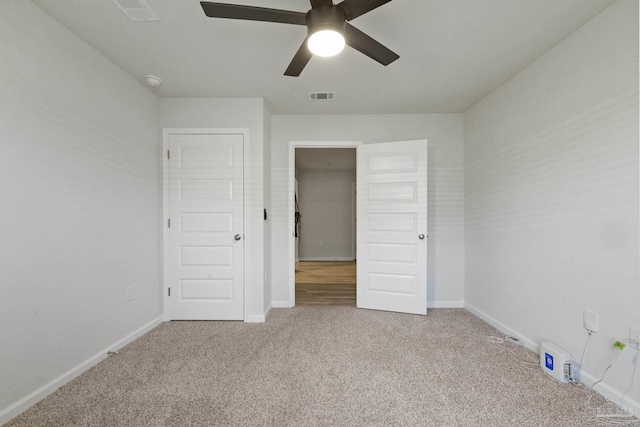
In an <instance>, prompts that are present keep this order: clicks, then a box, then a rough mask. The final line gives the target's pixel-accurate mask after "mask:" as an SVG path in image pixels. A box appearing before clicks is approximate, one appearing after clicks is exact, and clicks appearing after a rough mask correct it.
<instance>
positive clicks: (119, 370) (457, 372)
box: [8, 306, 640, 427]
mask: <svg viewBox="0 0 640 427" xmlns="http://www.w3.org/2000/svg"><path fill="white" fill-rule="evenodd" d="M497 335H499V333H498V332H497V331H496V330H495V329H494V328H492V327H490V326H489V325H487V324H486V323H484V322H483V321H481V320H479V319H478V318H476V317H474V316H473V315H471V314H469V313H468V312H466V311H465V310H461V309H437V310H430V311H429V314H428V315H427V316H412V315H403V314H396V313H386V312H379V311H369V310H358V309H356V308H352V307H310V306H306V307H296V308H293V309H274V310H273V311H272V312H271V314H270V315H269V317H268V319H267V322H266V323H264V324H245V323H241V322H170V323H165V324H162V325H160V326H158V327H157V328H156V329H154V330H153V331H151V332H149V333H148V334H146V335H145V336H143V337H142V338H140V339H138V340H137V341H135V342H134V343H132V344H130V345H128V346H127V347H125V348H123V349H122V350H121V351H120V353H119V354H117V355H114V356H111V357H109V358H108V359H107V360H106V361H104V362H102V363H100V364H99V365H98V366H96V367H94V368H93V369H91V370H89V371H88V372H86V373H85V374H84V375H82V376H81V377H79V378H77V379H76V380H74V381H72V382H71V383H69V384H67V385H66V386H64V387H62V388H60V389H59V390H58V391H57V392H55V393H54V394H52V395H51V396H49V397H48V398H46V399H44V400H43V401H41V402H40V403H38V404H37V405H35V406H34V407H33V408H31V409H29V410H28V411H27V412H25V413H23V414H22V415H20V416H19V417H17V418H16V419H14V420H13V421H11V422H10V423H9V424H8V426H11V427H17V426H196V425H197V426H588V425H605V424H604V422H605V421H606V420H607V418H603V417H601V416H602V415H607V414H610V413H613V412H614V411H618V413H619V410H618V409H617V408H616V407H615V406H614V405H611V404H608V403H607V402H606V401H605V400H604V399H603V398H601V397H600V396H599V395H597V394H594V393H592V392H589V391H587V390H585V389H584V388H583V387H580V386H576V385H564V384H560V383H558V382H556V381H554V380H553V379H551V378H550V377H548V376H547V375H546V374H544V373H543V372H542V370H541V369H540V368H539V367H536V366H532V365H528V364H527V363H531V362H533V363H536V362H537V357H536V356H535V355H534V354H533V353H530V352H526V351H524V350H522V349H521V348H520V347H517V346H515V345H513V344H510V343H507V344H504V347H500V346H498V345H496V344H494V343H491V342H490V341H489V339H487V337H490V336H497ZM609 420H611V418H609ZM614 420H616V421H621V419H614ZM627 420H628V419H627ZM631 421H632V422H634V424H633V425H640V424H635V422H636V421H638V420H637V419H633V420H631ZM627 425H631V424H627Z"/></svg>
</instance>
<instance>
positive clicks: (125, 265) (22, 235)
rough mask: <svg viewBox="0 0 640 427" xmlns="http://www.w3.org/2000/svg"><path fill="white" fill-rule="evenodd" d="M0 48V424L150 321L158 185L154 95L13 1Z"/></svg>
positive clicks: (6, 5) (156, 296) (154, 305)
mask: <svg viewBox="0 0 640 427" xmlns="http://www.w3.org/2000/svg"><path fill="white" fill-rule="evenodd" d="M0 57H1V58H2V59H1V60H0V63H1V65H0V145H1V146H2V156H0V194H2V199H3V200H2V203H0V218H2V223H3V225H2V228H1V231H0V242H1V244H0V271H1V272H2V273H1V277H2V278H1V280H0V287H1V290H2V297H1V298H0V325H1V326H0V424H2V423H3V422H5V421H7V420H8V419H10V418H12V417H13V416H15V415H17V414H18V413H19V412H21V411H22V410H24V409H26V407H28V406H30V405H31V404H33V403H35V401H37V400H39V399H40V398H42V397H44V396H45V395H46V394H48V393H49V392H51V391H53V390H54V389H55V388H56V387H58V386H60V385H61V384H63V383H64V382H66V381H67V380H69V379H71V378H72V377H74V376H75V375H78V374H79V373H81V372H82V371H83V370H84V369H86V368H88V367H90V366H91V365H92V364H95V363H97V362H98V361H99V360H101V359H102V358H104V357H106V351H107V350H108V349H111V348H113V347H114V346H116V347H117V346H118V345H122V343H123V342H125V341H126V340H127V339H128V338H131V337H132V336H135V335H136V334H137V333H139V332H141V331H144V330H146V329H148V328H150V327H152V326H153V325H154V324H156V323H157V322H159V321H160V317H159V316H160V194H161V193H160V169H159V162H160V160H159V159H160V152H159V149H158V129H159V127H158V121H157V114H158V100H157V98H156V97H155V96H154V95H153V94H152V93H151V92H149V91H148V90H147V89H146V88H144V87H142V86H141V85H139V84H138V83H137V82H136V81H135V80H134V79H133V78H131V77H130V76H128V75H126V74H125V73H124V72H122V71H121V70H120V69H119V68H118V67H116V66H115V65H114V64H113V63H111V62H109V61H108V60H107V59H105V58H104V57H103V56H101V55H100V54H99V53H98V52H96V51H95V50H94V49H92V48H91V47H89V46H88V45H86V44H85V43H84V42H82V41H81V40H80V39H78V38H77V37H76V36H74V35H73V34H71V33H70V32H69V31H68V30H66V29H65V28H64V27H63V26H62V25H60V24H59V23H57V22H56V21H54V20H53V19H51V18H50V17H49V16H48V15H46V14H45V13H44V12H43V11H42V10H40V9H39V8H37V7H36V6H34V5H33V4H32V3H31V2H27V1H23V0H5V1H3V2H1V3H0ZM129 286H132V287H133V295H134V299H133V300H132V301H129V302H127V301H126V290H127V287H129ZM41 387H43V388H42V389H40V388H41Z"/></svg>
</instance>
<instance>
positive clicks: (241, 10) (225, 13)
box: [200, 1, 307, 25]
mask: <svg viewBox="0 0 640 427" xmlns="http://www.w3.org/2000/svg"><path fill="white" fill-rule="evenodd" d="M200 5H201V6H202V10H204V13H205V15H207V16H208V17H210V18H231V19H246V20H249V21H265V22H280V23H283V24H295V25H307V21H306V20H305V16H306V14H305V13H302V12H294V11H291V10H280V9H268V8H265V7H255V6H242V5H238V4H225V3H212V2H208V1H201V2H200Z"/></svg>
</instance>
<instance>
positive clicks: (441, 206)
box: [271, 114, 464, 306]
mask: <svg viewBox="0 0 640 427" xmlns="http://www.w3.org/2000/svg"><path fill="white" fill-rule="evenodd" d="M271 124H272V132H271V145H272V147H271V170H272V174H271V179H272V182H271V184H272V185H271V189H272V193H271V197H272V210H273V215H272V217H273V223H272V229H271V231H272V241H273V245H272V248H273V249H272V257H273V260H272V263H271V265H272V274H273V281H272V282H273V289H272V292H273V301H274V304H276V305H287V304H293V301H289V283H288V282H289V264H288V260H289V258H290V257H291V256H292V254H290V253H289V239H290V238H292V237H290V236H289V222H288V221H289V218H288V208H289V206H288V203H289V202H288V188H289V182H288V170H289V164H288V163H289V157H288V152H289V151H288V150H289V141H363V142H364V143H365V144H369V143H376V142H386V141H403V140H413V139H425V138H426V139H427V140H428V141H429V165H428V167H429V188H428V191H429V196H428V202H429V207H428V209H429V214H428V224H427V227H428V233H429V242H428V245H429V249H428V259H427V271H428V272H427V287H428V300H429V303H430V305H431V306H434V305H445V306H451V305H461V304H462V302H463V300H464V202H463V181H464V173H463V162H464V159H463V137H464V131H463V116H462V115H461V114H413V115H412V114H398V115H357V116H355V115H354V116H349V115H343V116H334V115H322V116H320V115H319V116H302V115H300V116H275V115H274V116H272V120H271Z"/></svg>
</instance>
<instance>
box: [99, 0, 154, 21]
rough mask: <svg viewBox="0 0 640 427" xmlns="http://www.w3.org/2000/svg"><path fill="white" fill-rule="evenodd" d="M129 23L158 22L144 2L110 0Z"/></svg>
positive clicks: (142, 0)
mask: <svg viewBox="0 0 640 427" xmlns="http://www.w3.org/2000/svg"><path fill="white" fill-rule="evenodd" d="M111 1H112V2H113V4H115V5H116V6H118V9H120V10H121V11H122V13H124V14H125V15H126V16H127V18H129V19H130V20H131V21H134V22H139V21H159V20H160V18H159V17H158V15H156V13H155V12H154V11H153V10H151V7H149V5H148V4H147V2H146V1H145V0H111Z"/></svg>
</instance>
